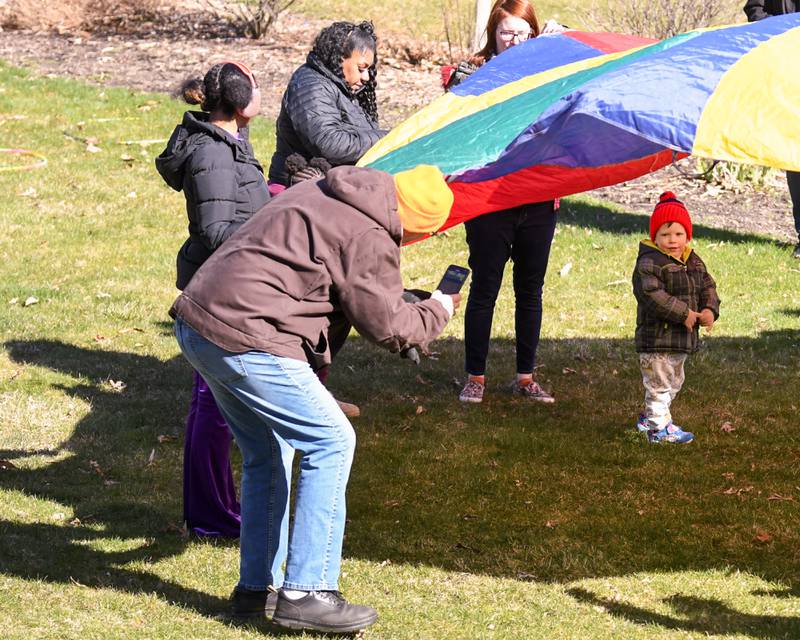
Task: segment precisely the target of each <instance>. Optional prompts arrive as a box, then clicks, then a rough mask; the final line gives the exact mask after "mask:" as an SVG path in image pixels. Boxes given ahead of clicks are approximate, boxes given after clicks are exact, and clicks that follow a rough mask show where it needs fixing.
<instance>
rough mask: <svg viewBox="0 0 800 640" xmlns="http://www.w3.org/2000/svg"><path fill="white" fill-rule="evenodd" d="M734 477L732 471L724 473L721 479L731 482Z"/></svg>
mask: <svg viewBox="0 0 800 640" xmlns="http://www.w3.org/2000/svg"><path fill="white" fill-rule="evenodd" d="M734 475H735V474H734V473H733V472H732V471H726V472H725V473H723V474H722V477H723V478H725V479H726V480H733V478H734Z"/></svg>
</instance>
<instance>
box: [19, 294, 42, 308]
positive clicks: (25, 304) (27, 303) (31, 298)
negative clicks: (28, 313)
mask: <svg viewBox="0 0 800 640" xmlns="http://www.w3.org/2000/svg"><path fill="white" fill-rule="evenodd" d="M34 304H39V298H37V297H36V296H28V297H27V298H25V302H23V303H22V306H23V307H30V306H32V305H34Z"/></svg>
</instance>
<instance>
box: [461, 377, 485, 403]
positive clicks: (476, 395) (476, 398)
mask: <svg viewBox="0 0 800 640" xmlns="http://www.w3.org/2000/svg"><path fill="white" fill-rule="evenodd" d="M485 388H486V387H485V385H482V384H481V383H480V382H476V381H475V380H467V384H465V385H464V388H463V389H462V390H461V393H459V394H458V399H459V400H461V402H483V390H484V389H485Z"/></svg>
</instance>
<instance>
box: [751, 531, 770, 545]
mask: <svg viewBox="0 0 800 640" xmlns="http://www.w3.org/2000/svg"><path fill="white" fill-rule="evenodd" d="M753 542H760V543H761V544H767V543H768V542H772V536H771V535H770V534H769V533H767V532H766V531H764V530H762V529H758V530H757V531H756V535H755V536H753Z"/></svg>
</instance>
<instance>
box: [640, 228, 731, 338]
mask: <svg viewBox="0 0 800 640" xmlns="http://www.w3.org/2000/svg"><path fill="white" fill-rule="evenodd" d="M682 258H683V260H678V259H677V258H673V257H672V256H669V255H667V254H666V253H664V252H663V251H661V250H660V249H659V248H658V247H656V245H655V244H654V243H652V242H650V240H644V241H642V242H641V243H640V244H639V257H638V258H637V259H636V268H635V269H634V271H633V294H634V295H635V296H636V302H637V303H638V304H637V307H636V351H638V352H639V353H645V352H668V353H693V352H694V351H697V348H698V345H699V342H700V340H699V328H700V323H699V322H698V323H697V324H695V326H694V330H693V331H689V330H688V329H687V328H686V327H685V326H684V324H683V322H684V321H685V320H686V318H687V316H688V315H689V310H690V309H691V310H692V311H702V310H703V309H711V311H712V312H713V314H714V319H715V320H716V319H717V318H718V317H719V298H718V297H717V285H716V283H715V282H714V279H713V278H712V277H711V276H710V275H709V273H708V271H707V270H706V265H705V263H704V262H703V261H702V260H701V259H700V256H698V255H697V254H696V253H695V252H694V251H693V250H692V249H688V248H687V250H686V252H685V253H684V255H683V256H682Z"/></svg>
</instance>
